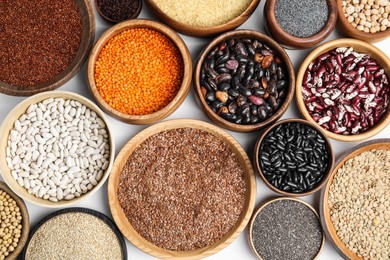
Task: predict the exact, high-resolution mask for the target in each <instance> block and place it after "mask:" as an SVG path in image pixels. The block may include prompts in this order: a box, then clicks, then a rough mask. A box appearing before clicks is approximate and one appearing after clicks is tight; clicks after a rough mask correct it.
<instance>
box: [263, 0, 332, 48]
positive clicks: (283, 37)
mask: <svg viewBox="0 0 390 260" xmlns="http://www.w3.org/2000/svg"><path fill="white" fill-rule="evenodd" d="M263 17H264V24H265V28H266V31H267V33H268V34H269V35H270V36H271V37H272V38H273V39H275V41H277V42H278V43H280V44H281V45H282V46H285V47H286V48H291V49H307V48H310V47H313V46H315V45H317V44H319V43H320V42H322V41H324V40H325V39H326V38H327V37H328V36H329V35H330V34H331V33H332V31H333V30H334V28H335V26H336V21H337V4H336V0H326V1H322V0H315V1H311V0H304V1H300V0H267V1H266V3H265V7H264V15H263Z"/></svg>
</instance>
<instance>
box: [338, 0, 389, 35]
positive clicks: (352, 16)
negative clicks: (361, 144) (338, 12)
mask: <svg viewBox="0 0 390 260" xmlns="http://www.w3.org/2000/svg"><path fill="white" fill-rule="evenodd" d="M342 6H343V11H344V14H345V17H346V18H347V20H348V22H350V23H351V24H352V26H353V27H355V28H357V29H358V30H359V31H362V32H366V33H377V32H383V31H386V30H387V29H388V28H389V27H390V21H389V14H390V1H389V0H343V1H342Z"/></svg>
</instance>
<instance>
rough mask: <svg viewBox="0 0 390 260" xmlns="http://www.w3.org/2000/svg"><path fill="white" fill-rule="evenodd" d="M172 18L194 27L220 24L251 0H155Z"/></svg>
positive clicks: (246, 6) (235, 15)
mask: <svg viewBox="0 0 390 260" xmlns="http://www.w3.org/2000/svg"><path fill="white" fill-rule="evenodd" d="M154 2H155V3H156V5H157V7H158V8H160V9H161V10H162V11H163V13H165V14H166V15H168V16H169V17H171V18H172V19H174V20H176V21H178V22H181V23H184V24H187V25H190V26H194V27H212V26H217V25H222V24H224V23H227V22H229V21H230V20H233V19H234V18H236V17H238V16H239V15H240V14H242V13H243V12H244V11H245V10H246V9H247V8H248V6H249V5H250V3H251V2H252V1H251V0H235V1H225V0H181V1H176V0H155V1H154Z"/></svg>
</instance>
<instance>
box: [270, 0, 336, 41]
mask: <svg viewBox="0 0 390 260" xmlns="http://www.w3.org/2000/svg"><path fill="white" fill-rule="evenodd" d="M276 2H277V0H267V1H266V3H265V6H264V13H263V16H264V24H265V29H266V31H267V33H268V34H269V35H271V37H272V38H273V39H274V40H275V41H277V42H278V43H279V44H281V45H282V46H284V47H286V48H289V49H307V48H310V47H313V46H316V45H317V44H319V43H320V42H322V41H323V40H325V39H326V38H327V37H328V36H329V35H330V34H331V33H332V31H333V29H334V27H335V26H336V21H337V4H336V0H326V2H327V4H328V8H329V15H328V21H327V22H326V23H325V25H324V27H323V28H322V29H321V31H319V32H318V33H316V34H315V35H312V36H310V37H296V36H294V35H291V34H289V33H287V32H286V31H285V30H284V29H283V28H282V27H281V26H280V24H279V22H278V21H277V20H276V16H275V5H276ZM291 8H294V7H291Z"/></svg>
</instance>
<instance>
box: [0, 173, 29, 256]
mask: <svg viewBox="0 0 390 260" xmlns="http://www.w3.org/2000/svg"><path fill="white" fill-rule="evenodd" d="M0 190H3V191H5V192H6V193H7V194H8V195H9V196H10V197H11V198H12V199H13V200H14V201H15V202H16V205H18V207H19V209H20V214H21V215H22V233H21V236H20V240H19V242H18V245H17V246H16V248H15V250H14V251H13V252H12V253H10V254H9V255H8V256H7V259H16V257H17V256H18V255H19V254H20V252H21V251H22V250H23V248H24V245H25V244H26V242H27V238H28V234H29V232H30V216H29V214H28V209H27V207H26V204H25V203H24V201H23V199H22V198H20V197H19V196H18V195H16V194H15V192H13V191H12V190H11V189H10V188H9V187H8V185H7V184H6V183H5V182H2V181H0Z"/></svg>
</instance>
